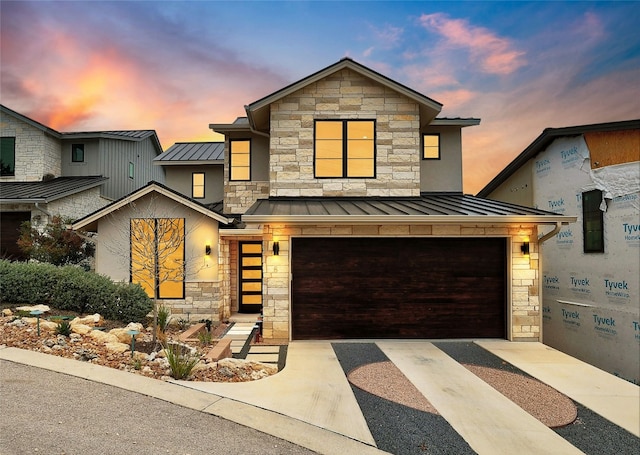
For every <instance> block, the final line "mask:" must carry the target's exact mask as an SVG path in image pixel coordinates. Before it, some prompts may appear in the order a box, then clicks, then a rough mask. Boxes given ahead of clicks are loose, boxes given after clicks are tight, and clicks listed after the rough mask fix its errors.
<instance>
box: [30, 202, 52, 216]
mask: <svg viewBox="0 0 640 455" xmlns="http://www.w3.org/2000/svg"><path fill="white" fill-rule="evenodd" d="M34 205H35V207H36V209H37V210H39V211H41V212H42V213H44V214H45V215H47V216H48V217H49V218H51V213H49V212H47V211H46V210H45V209H43V208H42V207H40V203H39V202H35V203H34Z"/></svg>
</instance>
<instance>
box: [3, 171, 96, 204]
mask: <svg viewBox="0 0 640 455" xmlns="http://www.w3.org/2000/svg"><path fill="white" fill-rule="evenodd" d="M106 180H107V177H102V176H91V177H58V178H55V179H52V180H45V181H41V182H3V183H2V185H0V200H2V201H3V202H14V203H15V202H20V201H23V202H28V201H32V202H51V201H55V200H56V199H61V198H63V197H66V196H69V195H71V194H75V193H79V192H80V191H85V190H88V189H90V188H93V187H95V186H98V185H101V184H102V183H103V182H105V181H106Z"/></svg>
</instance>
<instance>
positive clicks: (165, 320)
mask: <svg viewBox="0 0 640 455" xmlns="http://www.w3.org/2000/svg"><path fill="white" fill-rule="evenodd" d="M169 322H171V310H170V309H169V308H167V307H166V306H164V305H160V307H159V308H158V329H159V330H160V331H161V332H163V333H164V332H166V330H167V327H168V326H169Z"/></svg>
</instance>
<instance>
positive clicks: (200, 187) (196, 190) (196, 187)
mask: <svg viewBox="0 0 640 455" xmlns="http://www.w3.org/2000/svg"><path fill="white" fill-rule="evenodd" d="M191 197H193V198H194V199H202V198H204V172H194V173H193V174H192V176H191Z"/></svg>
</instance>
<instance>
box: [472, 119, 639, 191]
mask: <svg viewBox="0 0 640 455" xmlns="http://www.w3.org/2000/svg"><path fill="white" fill-rule="evenodd" d="M639 128H640V119H638V120H625V121H621V122H608V123H594V124H591V125H580V126H568V127H564V128H546V129H545V130H544V131H543V132H542V134H541V135H540V136H538V137H537V138H536V139H535V140H534V141H533V142H532V143H531V144H529V146H528V147H527V148H526V149H524V150H523V151H522V153H520V155H518V156H517V157H516V158H515V159H514V160H513V161H512V162H511V163H509V164H507V166H506V167H505V168H504V169H503V170H502V171H500V173H499V174H498V175H496V176H495V177H494V178H493V180H491V181H490V182H489V183H487V185H486V186H485V187H484V188H482V189H481V190H480V191H479V192H478V196H479V197H487V196H488V195H489V194H491V192H493V191H494V190H495V189H497V188H498V187H499V186H500V185H501V184H502V183H504V182H505V181H506V180H507V179H508V178H509V177H511V176H512V175H513V174H514V173H515V172H516V171H517V170H518V169H520V168H521V167H522V166H523V165H524V164H525V163H527V162H528V161H529V160H530V159H531V158H533V157H535V156H536V155H537V154H538V153H540V152H542V151H544V150H545V149H546V148H547V147H548V146H549V144H551V143H552V142H553V141H554V140H556V139H557V138H559V137H565V136H579V135H582V134H584V133H591V132H602V131H621V130H630V129H639Z"/></svg>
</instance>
